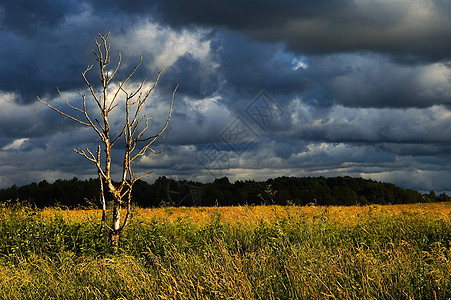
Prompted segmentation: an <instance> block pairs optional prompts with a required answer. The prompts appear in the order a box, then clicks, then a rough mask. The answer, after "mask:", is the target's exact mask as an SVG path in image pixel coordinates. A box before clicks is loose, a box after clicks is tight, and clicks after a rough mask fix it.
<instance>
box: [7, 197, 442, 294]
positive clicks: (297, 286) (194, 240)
mask: <svg viewBox="0 0 451 300" xmlns="http://www.w3.org/2000/svg"><path fill="white" fill-rule="evenodd" d="M99 216H100V212H99V211H95V210H90V211H66V210H60V209H45V210H40V211H36V210H32V209H30V208H27V207H22V206H17V207H6V206H4V207H2V208H0V218H1V223H0V298H1V299H450V298H451V220H450V218H451V203H431V204H412V205H393V206H374V205H373V206H359V207H357V206H351V207H295V206H289V207H281V206H255V207H254V206H240V207H213V208H202V207H200V208H158V209H136V210H135V211H134V214H133V217H132V220H131V223H130V226H129V227H128V228H127V230H126V231H125V232H124V235H123V236H122V240H121V251H120V254H119V255H112V254H111V249H110V246H109V244H108V243H107V242H106V241H104V240H101V239H98V238H97V235H98V230H99Z"/></svg>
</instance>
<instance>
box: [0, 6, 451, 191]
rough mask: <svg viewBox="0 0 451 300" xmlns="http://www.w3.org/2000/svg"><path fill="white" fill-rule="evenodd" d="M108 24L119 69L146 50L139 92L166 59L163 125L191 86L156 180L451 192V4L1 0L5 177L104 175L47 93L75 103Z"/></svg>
mask: <svg viewBox="0 0 451 300" xmlns="http://www.w3.org/2000/svg"><path fill="white" fill-rule="evenodd" d="M108 31H111V35H110V40H111V42H112V53H113V58H114V59H116V58H117V56H118V53H119V51H120V52H121V53H122V59H123V66H124V69H123V72H122V73H121V75H122V74H125V73H126V72H127V71H130V70H131V68H133V66H134V64H136V63H137V62H138V60H139V55H140V54H142V55H143V59H144V61H143V64H142V67H141V69H140V71H139V72H138V73H137V74H136V76H135V77H134V79H133V81H132V82H130V85H129V88H132V87H133V86H134V85H135V86H136V84H138V83H139V82H140V81H141V80H142V79H143V78H148V80H149V81H150V82H152V81H153V80H155V77H156V75H157V73H158V71H159V70H160V69H161V68H163V67H164V66H166V67H167V68H166V70H165V72H164V73H163V76H162V77H161V80H160V82H159V85H158V86H157V88H156V90H155V91H154V93H153V95H152V97H151V101H150V102H149V104H148V106H147V107H146V112H147V113H148V114H149V115H150V116H152V117H153V119H152V122H151V128H152V130H153V131H154V132H155V131H157V130H159V128H160V126H161V124H162V122H163V121H164V120H165V118H166V115H167V111H168V108H169V104H170V99H171V93H172V91H173V89H174V88H175V86H176V85H177V84H179V85H180V86H179V89H178V90H177V93H176V97H175V108H174V114H173V118H172V121H171V124H170V127H169V129H168V131H167V132H166V133H165V139H161V140H159V141H158V143H155V147H154V148H155V150H161V149H163V151H164V152H163V154H161V155H159V156H156V155H153V154H151V155H149V156H147V157H143V159H142V160H141V161H140V166H139V167H138V168H137V171H140V170H145V169H146V170H154V173H153V174H152V175H150V176H149V177H147V180H148V181H149V182H153V181H154V180H155V179H156V178H157V177H158V176H161V175H165V176H167V177H171V178H180V179H182V178H183V179H189V178H190V179H192V180H197V181H204V182H208V181H212V180H213V178H214V177H222V176H228V177H229V178H230V180H231V181H234V180H238V179H243V180H244V179H255V180H266V179H268V178H274V177H278V176H344V175H349V176H353V177H363V178H371V179H374V180H378V181H379V180H380V181H385V182H392V183H395V184H397V185H400V186H402V187H404V188H412V189H415V190H420V191H429V190H435V191H451V106H450V103H451V2H450V1H449V0H379V1H376V0H374V1H373V0H342V1H332V0H325V1H304V0H282V1H281V0H278V1H275V0H274V1H273V0H270V1H255V0H240V1H235V0H229V1H210V0H196V1H185V0H164V1H163V0H157V1H145V0H139V1H126V0H108V1H107V0H98V1H96V0H86V1H79V0H61V1H51V0H41V1H35V0H3V1H1V2H0V55H1V56H0V188H3V187H7V186H11V185H13V184H16V185H23V184H29V183H31V182H39V181H41V180H44V179H45V180H47V181H50V182H53V181H54V180H56V179H58V178H61V179H67V178H72V177H74V176H77V177H78V178H90V177H95V174H96V170H95V167H94V166H93V165H92V164H91V163H90V162H88V161H85V160H84V159H83V158H82V157H81V156H79V155H77V154H76V153H75V152H74V151H72V148H77V147H90V149H93V150H94V149H95V148H96V142H97V141H96V135H95V133H94V132H91V131H89V129H87V128H81V127H80V126H79V125H78V124H76V123H74V122H72V121H71V120H69V119H66V118H63V117H62V116H60V115H58V114H57V113H55V112H53V111H51V110H49V109H48V108H46V107H45V106H43V105H42V104H41V103H39V102H38V100H37V98H36V96H39V97H41V98H43V99H44V100H46V101H48V102H50V103H52V104H53V105H55V106H57V107H61V108H64V105H61V104H63V103H62V101H61V99H59V98H58V95H57V92H56V88H57V87H58V88H59V89H60V90H61V92H62V94H63V95H64V96H65V97H66V98H68V99H70V100H71V103H73V104H75V105H77V104H79V103H80V100H81V98H80V96H79V95H78V93H79V92H80V93H86V92H87V91H86V86H85V85H84V82H83V79H82V77H81V72H83V71H84V70H85V68H86V67H87V66H88V65H90V64H93V63H95V57H94V55H93V54H92V52H91V49H93V48H94V47H95V44H94V38H95V37H96V36H97V34H98V33H103V34H105V33H107V32H108ZM91 73H92V76H93V78H94V80H93V83H94V82H97V81H95V70H94V69H93V70H92V71H91ZM118 79H120V78H118ZM120 158H121V156H120V150H118V151H117V152H115V153H114V159H116V161H115V163H116V165H114V167H115V168H116V169H115V171H120ZM118 159H119V160H118Z"/></svg>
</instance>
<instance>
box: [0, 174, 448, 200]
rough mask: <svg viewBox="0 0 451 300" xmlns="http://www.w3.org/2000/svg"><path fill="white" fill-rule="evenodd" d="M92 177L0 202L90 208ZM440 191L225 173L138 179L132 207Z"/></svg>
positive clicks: (37, 187) (28, 188)
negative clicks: (207, 179) (208, 177)
mask: <svg viewBox="0 0 451 300" xmlns="http://www.w3.org/2000/svg"><path fill="white" fill-rule="evenodd" d="M98 198H99V182H98V180H96V179H89V180H79V179H77V178H75V177H74V178H73V179H71V180H56V181H55V182H54V183H49V182H47V181H45V180H44V181H41V182H39V183H32V184H29V185H25V186H21V187H17V186H15V185H13V186H11V187H9V188H6V189H1V190H0V202H8V201H9V202H10V201H13V202H16V201H24V202H28V203H30V204H33V205H36V206H37V207H40V208H42V207H50V206H63V207H68V208H96V207H98V205H99V199H98ZM450 200H451V198H450V197H448V196H447V195H446V194H445V193H442V194H440V195H436V194H435V193H434V192H432V191H431V192H430V193H429V194H421V193H419V192H417V191H414V190H410V189H403V188H400V187H398V186H396V185H394V184H391V183H384V182H377V181H373V180H370V179H363V178H352V177H348V176H345V177H331V178H325V177H303V178H297V177H279V178H275V179H268V180H267V181H264V182H257V181H254V180H245V181H241V180H238V181H235V182H234V183H231V182H230V181H229V179H228V178H227V177H223V178H219V179H215V180H214V182H212V183H200V182H193V181H186V180H183V181H177V180H174V179H170V178H167V177H164V176H162V177H159V178H158V179H157V180H156V181H155V183H153V184H149V183H147V182H144V181H138V182H137V183H136V184H135V186H134V189H133V202H134V205H137V206H140V207H160V206H214V205H218V206H227V205H260V204H278V205H356V204H357V205H367V204H401V203H415V202H439V201H450Z"/></svg>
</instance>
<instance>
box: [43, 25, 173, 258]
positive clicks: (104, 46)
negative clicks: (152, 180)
mask: <svg viewBox="0 0 451 300" xmlns="http://www.w3.org/2000/svg"><path fill="white" fill-rule="evenodd" d="M109 34H110V33H108V34H106V35H101V34H99V37H100V41H98V40H97V39H95V44H96V46H97V47H96V49H95V50H93V51H92V52H93V53H94V55H95V57H96V60H97V62H98V66H99V74H98V75H99V76H98V77H99V79H100V89H99V91H98V92H96V89H97V87H94V86H93V85H92V84H91V83H90V81H89V80H88V78H87V75H86V74H87V73H88V72H89V71H90V70H91V69H92V68H93V65H90V66H88V67H87V68H86V70H85V71H84V72H83V73H82V76H83V80H84V82H85V83H86V85H87V87H88V89H89V92H90V98H92V101H94V102H95V103H94V106H95V107H96V109H95V111H94V112H93V111H88V108H87V104H86V101H87V96H86V94H81V93H80V94H79V95H80V96H81V99H80V100H81V104H80V106H78V107H77V106H75V105H72V104H71V103H70V102H69V101H68V100H67V99H66V98H64V97H63V95H62V93H61V92H60V90H59V89H57V90H58V94H59V97H60V98H61V99H62V100H63V101H64V102H65V104H66V105H67V106H68V107H69V108H70V109H72V113H66V112H63V111H62V110H60V109H58V108H56V107H55V106H52V105H51V104H49V103H48V102H45V101H43V100H41V99H40V98H39V97H38V99H39V101H40V102H41V103H43V104H45V105H47V106H48V107H49V108H50V109H52V110H54V111H56V112H58V113H59V114H61V115H63V116H64V117H67V118H69V119H71V120H73V121H75V122H77V123H79V124H80V125H82V126H85V127H90V128H92V130H93V131H94V132H95V133H96V134H97V135H98V137H99V140H100V144H99V145H98V146H97V149H96V151H91V150H90V149H89V148H86V149H81V148H78V149H74V151H75V152H76V153H78V154H80V155H81V156H83V157H84V158H85V159H87V160H89V161H91V162H92V163H94V164H95V166H96V168H97V174H98V177H99V180H100V202H101V205H102V220H101V228H100V235H101V234H102V232H103V229H104V228H108V229H109V232H110V238H111V242H112V245H113V249H114V251H115V252H116V251H117V250H118V246H119V237H120V233H121V231H122V230H123V229H124V227H125V226H126V225H127V223H128V221H129V218H130V212H131V201H132V190H133V184H134V183H135V182H136V181H137V180H139V179H140V178H142V177H144V176H145V175H147V174H149V173H151V172H144V173H142V174H139V175H136V174H135V173H134V172H133V170H132V167H133V166H134V165H136V164H137V162H138V159H139V158H140V157H142V156H144V155H146V153H148V152H153V153H155V154H159V153H161V151H160V152H156V151H155V150H154V149H153V148H152V144H153V143H154V142H155V141H156V140H157V139H158V138H159V137H161V136H162V134H163V132H164V131H165V130H166V128H167V127H168V124H169V121H170V119H171V114H172V109H173V104H174V95H175V92H176V90H177V87H176V88H175V89H174V92H173V93H172V99H171V105H170V108H169V114H168V117H167V119H166V122H165V123H164V124H162V128H161V129H160V130H159V131H158V132H157V133H156V134H155V135H149V134H148V133H147V129H148V128H149V120H150V117H148V116H147V115H145V114H142V113H143V108H144V105H145V104H146V102H147V100H148V99H149V96H150V94H151V92H152V91H153V90H154V89H155V87H156V85H157V83H158V81H159V79H160V76H161V74H162V72H163V71H164V68H163V70H161V71H160V72H159V73H158V75H157V78H156V80H155V82H154V83H153V84H151V85H149V86H148V87H146V85H145V84H146V79H144V80H143V81H141V82H140V84H139V86H138V87H137V88H136V89H135V90H133V91H127V90H126V88H125V86H126V84H127V82H129V81H130V79H131V77H132V76H133V75H134V74H135V72H136V70H137V69H138V68H139V67H140V65H141V62H142V55H141V57H140V59H139V62H138V64H137V65H136V66H135V68H134V69H133V71H131V73H129V75H128V76H127V77H125V78H124V79H123V81H121V82H118V81H115V85H113V84H112V80H113V79H114V78H115V76H116V74H117V72H118V70H119V68H120V66H121V53H119V58H118V61H117V64H116V65H115V67H114V69H113V70H112V71H108V70H107V67H108V66H109V64H110V61H111V54H110V48H111V43H110V42H109V41H108V37H109ZM112 88H114V89H112ZM111 91H112V94H109V92H111ZM120 99H122V100H120ZM120 101H123V104H122V103H120ZM119 104H121V105H124V114H123V126H122V125H121V127H120V129H119V130H117V131H118V132H116V133H113V132H112V129H111V126H110V119H109V116H110V113H111V112H112V111H113V110H114V109H115V108H117V106H118V105H119ZM95 113H97V116H98V117H99V118H98V119H97V118H93V116H94V115H95ZM122 139H123V141H124V143H125V148H124V149H125V150H124V157H123V161H122V170H121V177H120V181H119V182H116V183H115V182H113V179H112V177H111V176H112V172H111V160H112V157H111V150H112V148H113V146H115V144H116V143H117V142H118V141H119V140H122ZM102 149H103V151H104V157H102V155H101V151H102ZM105 189H106V192H105ZM106 199H108V200H111V202H112V217H111V223H109V222H108V223H109V224H108V223H107V201H106ZM122 209H125V210H126V214H125V217H123V218H121V211H122Z"/></svg>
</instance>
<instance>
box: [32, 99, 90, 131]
mask: <svg viewBox="0 0 451 300" xmlns="http://www.w3.org/2000/svg"><path fill="white" fill-rule="evenodd" d="M37 98H38V100H39V102H41V103H42V104H45V105H47V106H48V107H49V108H50V109H52V110H54V111H56V112H57V113H59V114H61V115H63V116H65V117H66V118H69V119H71V120H73V121H75V122H77V123H80V124H82V125H84V126H91V125H90V124H89V123H86V122H83V121H81V120H79V119H77V118H75V117H73V116H71V115H69V114H66V113H64V112H62V111H60V110H59V109H57V108H56V107H53V106H51V105H50V104H49V103H47V102H45V101H43V100H41V98H39V97H37Z"/></svg>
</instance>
